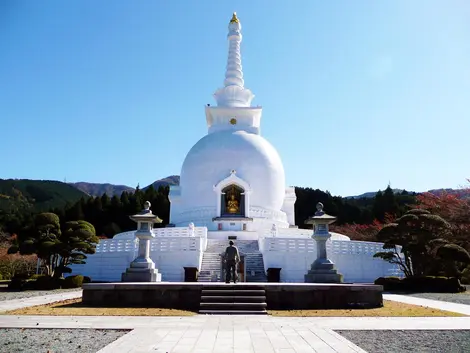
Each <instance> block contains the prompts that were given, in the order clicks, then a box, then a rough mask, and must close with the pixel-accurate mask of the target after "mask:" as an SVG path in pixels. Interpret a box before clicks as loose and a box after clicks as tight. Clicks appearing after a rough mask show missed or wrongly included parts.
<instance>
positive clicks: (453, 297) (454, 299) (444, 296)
mask: <svg viewBox="0 0 470 353" xmlns="http://www.w3.org/2000/svg"><path fill="white" fill-rule="evenodd" d="M465 287H466V288H467V291H466V292H463V293H411V294H407V295H409V296H411V297H416V298H424V299H433V300H442V301H445V302H451V303H458V304H467V305H470V286H468V285H467V286H465Z"/></svg>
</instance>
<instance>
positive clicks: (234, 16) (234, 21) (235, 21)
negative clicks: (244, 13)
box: [230, 12, 239, 23]
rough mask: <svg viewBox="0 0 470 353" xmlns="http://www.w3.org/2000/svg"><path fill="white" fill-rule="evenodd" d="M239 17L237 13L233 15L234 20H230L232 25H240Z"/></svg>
mask: <svg viewBox="0 0 470 353" xmlns="http://www.w3.org/2000/svg"><path fill="white" fill-rule="evenodd" d="M238 22H239V21H238V17H237V13H236V12H234V13H233V16H232V19H231V20H230V23H238Z"/></svg>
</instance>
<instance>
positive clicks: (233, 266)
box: [225, 240, 240, 283]
mask: <svg viewBox="0 0 470 353" xmlns="http://www.w3.org/2000/svg"><path fill="white" fill-rule="evenodd" d="M239 262H240V253H239V252H238V248H237V247H236V246H235V245H234V243H233V241H232V240H230V242H229V246H228V247H227V249H225V283H230V280H231V279H233V283H237V279H238V275H237V265H238V263H239Z"/></svg>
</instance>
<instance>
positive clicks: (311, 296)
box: [82, 282, 383, 311]
mask: <svg viewBox="0 0 470 353" xmlns="http://www.w3.org/2000/svg"><path fill="white" fill-rule="evenodd" d="M203 289H205V290H207V289H213V290H218V289H220V290H229V291H230V290H243V289H247V290H248V289H249V290H253V289H259V290H264V291H265V296H266V304H267V307H266V308H267V310H287V309H354V308H377V307H381V306H383V298H382V292H383V287H382V286H378V285H373V284H323V283H237V284H225V283H219V282H218V283H215V282H207V283H202V282H158V283H87V284H84V285H83V299H82V300H83V303H84V304H86V305H91V306H101V307H103V306H105V307H113V306H118V307H123V306H125V307H158V308H174V309H184V310H191V311H199V310H200V306H201V296H202V292H203Z"/></svg>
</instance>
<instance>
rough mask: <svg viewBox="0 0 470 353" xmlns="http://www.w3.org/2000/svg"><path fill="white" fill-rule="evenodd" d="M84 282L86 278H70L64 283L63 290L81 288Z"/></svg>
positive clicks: (79, 276)
mask: <svg viewBox="0 0 470 353" xmlns="http://www.w3.org/2000/svg"><path fill="white" fill-rule="evenodd" d="M83 281H84V277H83V276H81V275H77V276H68V277H66V278H65V279H64V280H63V281H62V288H80V287H81V286H82V284H83Z"/></svg>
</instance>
